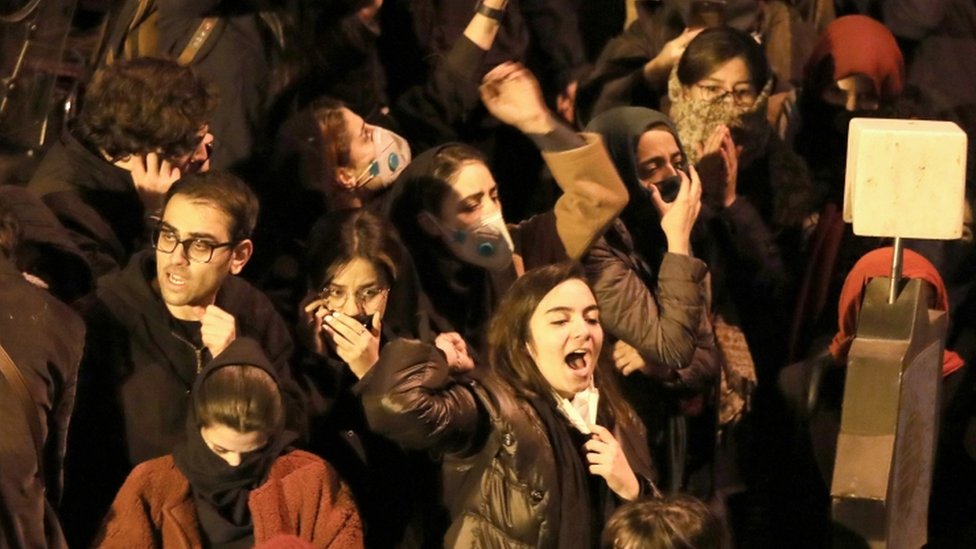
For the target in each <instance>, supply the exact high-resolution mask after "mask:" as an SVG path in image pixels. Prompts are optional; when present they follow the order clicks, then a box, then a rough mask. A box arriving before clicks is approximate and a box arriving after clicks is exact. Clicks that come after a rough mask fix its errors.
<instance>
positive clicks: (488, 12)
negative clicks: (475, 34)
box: [474, 0, 505, 23]
mask: <svg viewBox="0 0 976 549" xmlns="http://www.w3.org/2000/svg"><path fill="white" fill-rule="evenodd" d="M474 11H475V12H477V13H480V14H481V15H484V16H485V17H487V18H488V19H494V20H495V21H498V22H499V23H501V22H502V17H505V10H504V9H497V8H492V7H489V6H486V5H485V0H478V3H477V4H476V5H475V7H474Z"/></svg>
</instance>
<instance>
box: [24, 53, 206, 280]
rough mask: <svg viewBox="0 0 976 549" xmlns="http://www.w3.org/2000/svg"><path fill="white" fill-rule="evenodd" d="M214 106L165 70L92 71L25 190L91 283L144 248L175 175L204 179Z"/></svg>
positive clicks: (174, 71)
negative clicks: (54, 221) (82, 263)
mask: <svg viewBox="0 0 976 549" xmlns="http://www.w3.org/2000/svg"><path fill="white" fill-rule="evenodd" d="M213 105H214V99H213V97H211V95H210V93H209V92H208V90H207V87H206V86H204V84H203V82H201V81H200V80H199V79H198V78H197V77H196V76H194V74H193V72H191V71H190V69H188V68H186V67H181V66H179V65H177V64H176V63H175V62H173V61H166V60H163V59H136V60H133V61H129V62H125V63H118V64H116V65H112V66H109V67H106V68H104V69H102V70H100V71H98V72H97V73H96V74H95V76H94V78H93V80H92V83H91V85H90V86H89V88H88V91H87V93H86V95H85V106H84V108H83V109H82V111H81V114H80V115H79V117H78V119H77V120H75V121H73V123H72V125H71V126H70V128H69V129H68V130H67V131H65V132H64V134H63V135H62V136H61V139H60V141H58V142H57V143H55V145H54V146H53V147H52V148H51V150H50V151H48V153H47V155H46V156H45V157H44V160H42V161H41V164H40V166H38V168H37V172H35V174H34V176H33V177H32V178H31V181H30V183H28V188H30V189H31V190H32V191H33V192H34V193H35V194H37V195H38V196H40V197H41V198H42V200H44V203H45V204H47V206H48V207H49V208H51V210H52V211H53V212H54V213H55V215H56V216H57V217H58V220H59V221H61V223H62V224H63V225H64V226H65V228H67V229H68V231H69V232H70V234H71V237H72V239H73V240H74V241H75V243H76V244H77V245H78V246H79V247H80V248H81V249H82V251H83V252H84V253H85V257H86V258H87V259H88V262H89V263H90V264H91V267H92V271H93V272H94V273H95V275H96V276H100V275H103V274H106V273H109V272H112V271H116V270H118V269H119V268H121V267H122V266H124V265H125V264H126V262H127V261H128V260H129V257H130V256H131V255H132V254H133V253H134V252H135V251H137V250H139V249H141V248H142V247H144V245H145V227H146V221H145V218H146V216H147V215H153V214H155V213H156V210H157V209H158V208H159V206H160V201H161V199H162V197H163V195H165V194H166V190H167V189H168V188H169V186H170V185H171V184H172V183H173V182H174V181H176V180H177V179H179V178H180V175H181V174H182V175H186V174H188V173H194V172H200V171H206V170H207V169H208V168H209V166H210V146H211V144H212V143H213V139H214V137H213V135H212V134H211V133H210V129H209V125H208V122H209V120H210V116H211V111H212V110H213Z"/></svg>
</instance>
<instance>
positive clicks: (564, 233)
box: [542, 133, 628, 260]
mask: <svg viewBox="0 0 976 549" xmlns="http://www.w3.org/2000/svg"><path fill="white" fill-rule="evenodd" d="M582 135H583V138H584V139H585V140H586V145H584V146H582V147H579V148H576V149H571V150H568V151H560V152H544V153H542V157H543V158H544V159H545V161H546V164H547V165H548V166H549V170H550V171H551V172H552V175H553V177H554V178H555V179H556V183H557V184H558V185H559V188H561V189H562V191H563V195H562V196H561V197H560V198H559V200H558V201H557V202H556V206H555V208H554V212H555V216H556V232H557V233H558V235H559V239H560V240H561V241H562V243H563V246H564V247H565V248H566V255H567V256H569V257H570V258H572V259H575V260H579V259H580V258H581V257H583V255H584V254H585V253H586V251H587V250H588V249H589V248H590V246H591V245H592V244H593V243H594V242H596V240H597V239H598V238H600V236H602V235H603V232H604V231H606V230H607V227H609V226H610V224H611V223H612V222H613V220H614V219H616V217H617V216H618V215H619V214H620V212H621V211H623V209H624V206H626V205H627V200H628V196H627V189H626V188H625V187H624V184H623V182H622V181H621V180H620V176H619V175H617V170H616V168H614V166H613V163H612V162H611V161H610V155H609V154H607V149H606V147H604V145H603V140H602V139H601V138H600V136H598V135H596V134H591V133H585V134H582Z"/></svg>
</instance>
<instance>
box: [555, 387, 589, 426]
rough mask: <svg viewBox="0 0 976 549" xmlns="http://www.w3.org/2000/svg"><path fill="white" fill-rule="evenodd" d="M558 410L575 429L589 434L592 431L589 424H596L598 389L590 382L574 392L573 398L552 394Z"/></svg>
mask: <svg viewBox="0 0 976 549" xmlns="http://www.w3.org/2000/svg"><path fill="white" fill-rule="evenodd" d="M553 397H554V398H555V399H556V407H557V408H558V410H559V412H560V413H561V414H562V415H563V416H564V417H565V418H566V419H567V420H569V422H570V423H571V424H572V425H573V427H576V430H577V431H579V432H581V433H583V434H584V435H589V434H591V433H592V432H593V431H592V430H591V429H590V425H596V414H597V407H598V406H599V404H600V391H599V390H598V389H597V388H596V386H594V385H593V383H592V382H591V383H590V386H589V387H587V388H586V389H584V390H582V391H580V392H578V393H576V395H575V396H574V397H573V400H572V401H570V400H569V399H566V398H563V397H561V396H559V395H558V394H555V393H554V394H553Z"/></svg>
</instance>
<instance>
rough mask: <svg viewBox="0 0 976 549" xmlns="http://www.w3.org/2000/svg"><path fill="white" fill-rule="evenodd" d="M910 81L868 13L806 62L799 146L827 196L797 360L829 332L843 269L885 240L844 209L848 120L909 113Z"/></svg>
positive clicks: (841, 24) (848, 20)
mask: <svg viewBox="0 0 976 549" xmlns="http://www.w3.org/2000/svg"><path fill="white" fill-rule="evenodd" d="M904 84H905V66H904V61H903V59H902V54H901V51H900V50H899V47H898V44H897V42H896V41H895V37H894V36H893V35H892V34H891V31H889V30H888V29H887V28H886V27H885V26H884V25H882V24H881V23H879V22H878V21H876V20H874V19H872V18H870V17H866V16H863V15H847V16H844V17H840V18H838V19H836V20H835V21H833V22H832V23H830V25H828V26H827V28H826V30H825V31H824V33H823V35H822V36H821V37H820V39H819V41H818V42H817V45H816V47H815V48H814V51H813V54H812V55H811V57H810V59H809V61H808V62H807V64H806V69H805V76H804V83H803V87H802V90H801V93H800V95H799V100H798V108H797V112H798V114H799V116H798V123H799V125H800V127H799V129H798V131H797V133H796V137H795V148H796V151H797V153H798V154H799V155H800V156H802V157H803V158H804V159H806V161H807V165H808V166H809V167H810V170H811V172H812V175H813V178H814V181H815V182H816V183H817V186H818V188H820V189H822V190H823V191H824V192H825V193H826V197H825V198H826V200H825V204H824V205H823V208H822V210H821V212H820V215H819V219H818V222H817V226H816V228H815V230H814V231H813V233H812V235H811V237H810V239H809V242H808V243H809V247H808V249H807V254H808V259H807V264H806V266H805V272H804V273H803V275H802V278H799V283H798V285H797V286H798V289H799V291H798V292H797V293H798V300H797V306H796V310H795V313H794V319H793V328H792V333H791V336H790V347H791V349H790V353H789V354H790V359H791V360H793V359H799V358H802V357H803V356H804V355H805V354H806V352H807V350H808V349H807V348H808V346H809V345H810V343H811V342H812V341H813V340H814V339H816V338H817V337H820V336H823V335H827V334H828V333H829V332H830V330H831V329H832V327H831V322H832V318H833V315H832V314H831V313H832V312H833V304H834V303H836V302H835V301H833V300H834V299H835V298H836V296H837V292H838V291H839V289H840V287H841V285H842V284H843V283H844V275H845V274H846V273H847V272H848V271H849V270H850V269H851V267H852V266H853V265H854V262H856V261H857V260H858V259H859V258H860V257H861V256H862V255H864V254H865V253H867V252H868V251H870V250H871V249H873V248H875V247H877V246H879V245H880V243H879V242H877V241H875V240H869V239H862V238H855V237H854V234H853V232H851V230H850V228H849V227H848V226H847V225H846V224H845V223H844V221H843V219H842V216H841V211H840V209H841V205H842V204H843V201H844V198H843V197H844V173H845V170H846V167H847V137H848V136H847V133H848V126H849V124H850V121H851V119H852V118H854V117H870V118H911V117H912V116H913V115H912V113H911V112H910V109H909V108H908V106H907V105H906V103H905V102H904V101H899V98H900V97H901V95H902V90H903V88H904ZM909 246H913V244H909ZM929 246H930V247H937V246H938V245H936V244H935V243H934V242H933V243H930V244H929ZM926 255H928V256H929V257H933V255H932V254H926Z"/></svg>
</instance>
